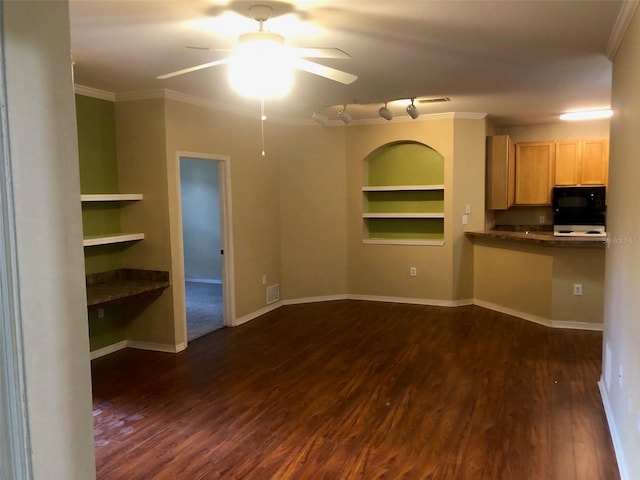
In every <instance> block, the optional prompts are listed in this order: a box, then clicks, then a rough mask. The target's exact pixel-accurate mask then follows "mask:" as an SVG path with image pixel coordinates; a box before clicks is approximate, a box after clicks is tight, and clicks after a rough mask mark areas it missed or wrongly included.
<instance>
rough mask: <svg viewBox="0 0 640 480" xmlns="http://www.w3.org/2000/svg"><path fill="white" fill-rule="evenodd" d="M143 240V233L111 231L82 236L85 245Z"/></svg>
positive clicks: (93, 245) (92, 245)
mask: <svg viewBox="0 0 640 480" xmlns="http://www.w3.org/2000/svg"><path fill="white" fill-rule="evenodd" d="M137 240H144V233H112V234H107V235H90V236H88V237H84V238H83V240H82V244H83V245H84V246H85V247H95V246H98V245H109V244H112V243H124V242H135V241H137Z"/></svg>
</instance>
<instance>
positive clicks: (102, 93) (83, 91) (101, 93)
mask: <svg viewBox="0 0 640 480" xmlns="http://www.w3.org/2000/svg"><path fill="white" fill-rule="evenodd" d="M73 91H74V93H76V94H77V95H84V96H85V97H91V98H97V99H99V100H107V101H109V102H115V101H116V94H115V93H113V92H107V91H106V90H98V89H97V88H92V87H85V86H84V85H78V84H77V83H76V84H74V85H73Z"/></svg>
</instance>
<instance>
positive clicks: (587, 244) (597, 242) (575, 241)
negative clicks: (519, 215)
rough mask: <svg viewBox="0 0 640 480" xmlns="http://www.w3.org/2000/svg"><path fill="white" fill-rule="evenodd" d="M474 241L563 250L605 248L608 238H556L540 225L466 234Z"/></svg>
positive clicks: (501, 227) (500, 228) (497, 227)
mask: <svg viewBox="0 0 640 480" xmlns="http://www.w3.org/2000/svg"><path fill="white" fill-rule="evenodd" d="M465 235H466V236H467V237H469V238H471V240H473V239H476V238H478V239H498V240H507V241H511V242H518V243H522V244H528V245H541V246H544V247H561V248H604V247H605V246H606V245H607V237H556V236H554V235H553V231H552V230H550V229H549V228H548V227H544V226H543V227H540V226H538V225H534V226H528V225H513V226H496V227H494V228H493V229H491V230H483V231H481V232H465Z"/></svg>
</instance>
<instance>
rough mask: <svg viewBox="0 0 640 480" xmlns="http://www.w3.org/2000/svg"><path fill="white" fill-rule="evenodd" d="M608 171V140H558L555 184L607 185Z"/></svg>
mask: <svg viewBox="0 0 640 480" xmlns="http://www.w3.org/2000/svg"><path fill="white" fill-rule="evenodd" d="M608 172H609V142H608V140H606V139H595V140H566V141H561V142H556V162H555V185H606V184H607V180H608Z"/></svg>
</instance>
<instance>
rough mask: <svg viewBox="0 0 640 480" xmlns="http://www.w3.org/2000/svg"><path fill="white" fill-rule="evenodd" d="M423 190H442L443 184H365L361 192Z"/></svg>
mask: <svg viewBox="0 0 640 480" xmlns="http://www.w3.org/2000/svg"><path fill="white" fill-rule="evenodd" d="M425 190H444V185H366V186H364V187H362V191H363V192H412V191H415V192H420V191H425Z"/></svg>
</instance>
